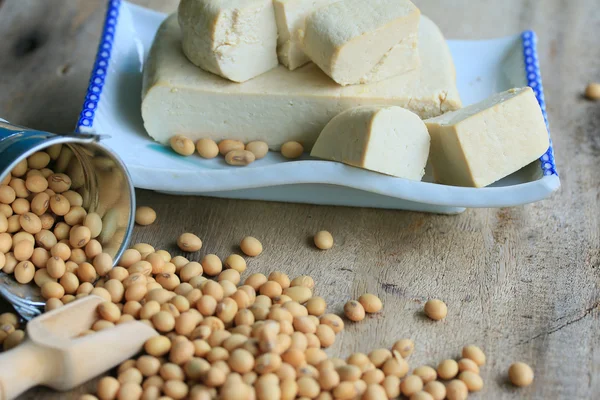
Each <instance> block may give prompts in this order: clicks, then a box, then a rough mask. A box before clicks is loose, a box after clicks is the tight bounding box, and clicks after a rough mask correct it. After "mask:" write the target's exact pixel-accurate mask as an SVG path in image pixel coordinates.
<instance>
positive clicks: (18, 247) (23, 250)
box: [13, 238, 33, 261]
mask: <svg viewBox="0 0 600 400" xmlns="http://www.w3.org/2000/svg"><path fill="white" fill-rule="evenodd" d="M13 243H15V242H14V238H13ZM13 255H14V256H15V258H16V259H17V261H27V260H29V259H30V258H31V256H32V255H33V244H32V243H31V242H30V241H28V240H21V241H19V242H17V243H16V244H15V245H14V248H13Z"/></svg>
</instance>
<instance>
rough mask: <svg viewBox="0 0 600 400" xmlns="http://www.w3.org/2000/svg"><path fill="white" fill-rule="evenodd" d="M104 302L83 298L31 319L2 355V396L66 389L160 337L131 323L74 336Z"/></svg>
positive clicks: (2, 398) (88, 324)
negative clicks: (24, 333)
mask: <svg viewBox="0 0 600 400" xmlns="http://www.w3.org/2000/svg"><path fill="white" fill-rule="evenodd" d="M103 301H105V300H104V299H103V298H101V297H99V296H93V295H92V296H88V297H84V298H82V299H80V300H77V301H74V302H72V303H69V304H67V305H66V306H64V307H60V308H58V309H56V310H54V311H50V312H48V313H46V314H43V315H41V316H39V317H37V318H35V319H33V320H31V321H29V323H28V324H27V339H26V340H25V341H23V343H21V344H20V345H18V346H17V347H15V348H14V349H13V350H10V351H7V352H6V353H3V354H1V355H0V400H9V399H14V398H15V397H17V396H18V395H19V394H21V393H23V392H25V391H26V390H27V389H29V388H32V387H34V386H37V385H44V386H48V387H51V388H52V389H55V390H60V391H64V390H70V389H72V388H74V387H76V386H79V385H81V384H82V383H84V382H86V381H88V380H89V379H91V378H93V377H95V376H97V375H100V374H101V373H103V372H105V371H107V370H109V369H110V368H112V367H114V366H116V365H117V364H119V363H121V362H123V361H124V360H126V359H128V358H129V357H132V356H133V355H135V354H136V353H138V352H139V351H140V350H141V349H142V347H143V345H144V343H145V342H146V340H148V339H150V338H151V337H153V336H156V335H158V333H157V332H156V331H155V330H154V329H152V328H151V327H149V326H148V325H146V324H144V323H142V322H139V321H131V322H126V323H124V324H119V325H117V326H116V327H114V328H109V329H104V330H101V331H99V332H96V333H94V334H91V335H87V336H82V337H78V335H79V334H80V333H81V332H83V331H85V330H87V329H90V327H91V326H92V324H93V323H94V322H95V321H96V320H97V319H98V315H97V313H96V308H97V307H98V304H100V303H102V302H103Z"/></svg>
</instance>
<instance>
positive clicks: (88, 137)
mask: <svg viewBox="0 0 600 400" xmlns="http://www.w3.org/2000/svg"><path fill="white" fill-rule="evenodd" d="M0 120H1V121H4V120H2V119H0ZM23 129H28V128H23ZM48 133H49V132H48ZM53 135H54V136H52V137H49V138H48V139H46V140H44V142H42V143H40V144H38V145H36V146H33V147H32V148H30V149H29V150H27V151H25V152H23V154H21V155H20V156H19V157H18V158H16V159H15V161H14V162H12V163H11V164H9V166H8V168H6V169H5V170H4V171H0V182H1V181H2V180H3V179H4V178H5V177H6V175H8V174H9V173H10V171H12V170H13V168H15V167H16V166H17V164H18V163H20V162H21V161H23V159H25V158H27V157H29V156H31V155H32V154H34V153H36V152H38V151H42V150H44V149H47V148H48V147H50V146H53V145H57V144H67V145H68V144H80V145H91V146H97V147H98V148H99V149H100V150H102V151H103V152H104V154H105V155H107V156H108V157H110V158H111V160H112V161H114V162H115V163H116V164H117V165H118V166H119V167H120V168H121V171H122V172H123V174H124V175H125V177H126V181H127V187H128V188H129V204H130V205H131V209H130V213H129V221H128V224H127V230H126V232H125V236H124V237H123V242H122V243H121V246H120V247H119V249H118V250H117V252H116V253H115V256H114V258H113V268H114V267H115V265H116V264H117V261H118V260H119V259H120V258H121V255H123V252H125V250H126V249H127V247H128V246H129V243H130V242H131V235H132V233H133V227H134V223H135V207H136V204H135V187H134V186H133V181H132V179H131V175H130V174H129V171H128V170H127V167H126V166H125V163H123V160H121V158H120V157H119V156H117V155H116V154H115V153H114V152H113V151H112V150H110V149H109V148H108V147H106V146H104V145H103V144H102V143H101V139H102V138H103V137H105V136H102V135H94V134H87V133H82V134H73V135H60V134H53ZM0 274H2V275H5V276H8V274H6V273H3V272H2V271H1V270H0ZM10 277H11V279H13V280H14V276H10ZM27 285H31V283H29V284H27ZM35 289H37V290H39V288H38V287H37V286H35ZM0 295H3V296H4V297H5V298H6V299H7V300H8V301H9V302H11V304H14V305H16V306H18V307H17V308H19V307H20V308H22V307H24V306H28V305H31V306H35V307H43V306H44V305H45V302H39V301H32V300H28V299H23V298H21V299H22V300H23V302H21V303H20V304H15V299H13V297H16V296H15V295H13V296H6V293H4V291H3V290H0ZM17 311H18V310H17ZM28 314H30V313H28ZM21 316H23V317H24V318H26V319H30V318H27V317H28V316H26V315H23V313H22V314H21Z"/></svg>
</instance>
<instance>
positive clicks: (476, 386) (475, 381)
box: [458, 371, 483, 392]
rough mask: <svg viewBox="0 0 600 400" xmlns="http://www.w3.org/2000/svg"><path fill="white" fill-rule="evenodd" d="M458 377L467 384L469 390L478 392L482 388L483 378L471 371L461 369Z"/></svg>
mask: <svg viewBox="0 0 600 400" xmlns="http://www.w3.org/2000/svg"><path fill="white" fill-rule="evenodd" d="M458 379H460V380H461V381H463V382H464V383H465V385H467V389H469V392H478V391H480V390H481V389H483V379H481V377H480V376H479V375H478V374H476V373H475V372H472V371H463V372H461V373H460V374H459V375H458Z"/></svg>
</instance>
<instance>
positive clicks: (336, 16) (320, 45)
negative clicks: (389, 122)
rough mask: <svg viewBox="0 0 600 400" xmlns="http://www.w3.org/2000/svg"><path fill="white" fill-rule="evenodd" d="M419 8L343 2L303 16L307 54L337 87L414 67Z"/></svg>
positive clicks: (389, 0) (403, 2)
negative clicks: (304, 17) (305, 16)
mask: <svg viewBox="0 0 600 400" xmlns="http://www.w3.org/2000/svg"><path fill="white" fill-rule="evenodd" d="M420 16H421V12H420V11H419V9H418V8H417V7H416V6H415V5H414V4H413V3H411V2H410V1H409V0H369V1H365V0H343V1H340V2H337V3H333V4H331V5H329V6H326V7H322V8H319V9H318V10H317V11H315V12H313V13H312V14H311V15H309V16H308V17H307V18H306V21H305V24H306V27H305V30H304V32H303V33H301V38H302V47H303V49H304V52H305V53H306V55H308V56H309V57H310V59H311V60H312V61H313V62H314V63H315V64H317V65H318V66H319V67H320V68H321V69H322V70H323V71H324V72H325V73H326V74H327V75H329V76H330V77H331V78H332V79H333V80H334V81H336V82H337V83H339V84H340V85H354V84H360V83H370V82H379V81H381V80H384V79H387V78H389V77H392V76H395V75H398V74H402V73H404V72H407V71H410V70H413V69H416V68H417V67H418V66H419V62H420V59H419V51H418V50H417V43H418V30H419V19H420Z"/></svg>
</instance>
